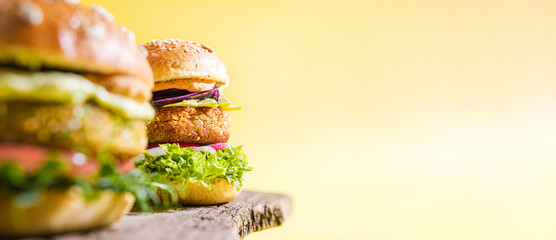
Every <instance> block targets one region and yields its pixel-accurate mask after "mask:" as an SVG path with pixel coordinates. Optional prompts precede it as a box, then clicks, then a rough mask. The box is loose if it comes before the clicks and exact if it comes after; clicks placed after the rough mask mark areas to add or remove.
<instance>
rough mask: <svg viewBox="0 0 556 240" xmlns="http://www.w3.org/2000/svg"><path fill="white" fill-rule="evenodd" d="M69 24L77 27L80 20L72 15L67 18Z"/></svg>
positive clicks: (79, 24) (74, 27)
mask: <svg viewBox="0 0 556 240" xmlns="http://www.w3.org/2000/svg"><path fill="white" fill-rule="evenodd" d="M69 25H70V27H71V28H73V29H77V28H79V26H81V21H80V20H79V18H78V17H76V16H73V17H71V18H70V20H69Z"/></svg>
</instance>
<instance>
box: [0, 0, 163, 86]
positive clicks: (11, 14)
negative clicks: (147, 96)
mask: <svg viewBox="0 0 556 240" xmlns="http://www.w3.org/2000/svg"><path fill="white" fill-rule="evenodd" d="M77 2H79V1H78V0H49V1H45V0H4V1H0V64H8V65H9V64H15V65H17V66H22V67H26V68H31V69H39V68H41V67H44V68H46V69H60V70H64V71H74V72H86V73H93V74H101V75H129V76H135V77H136V78H138V80H137V81H139V82H143V83H144V84H146V86H148V87H150V88H152V86H153V84H154V83H153V76H152V70H151V69H150V67H149V64H148V62H147V59H146V51H144V50H143V51H142V50H141V49H140V48H139V46H137V44H136V42H135V37H134V34H133V33H132V32H131V31H128V30H127V29H126V28H125V27H122V26H119V25H118V24H117V23H116V21H115V20H114V16H112V14H110V13H109V12H108V11H107V10H106V9H104V8H102V7H100V6H93V7H90V8H89V7H85V6H83V5H80V4H76V3H77Z"/></svg>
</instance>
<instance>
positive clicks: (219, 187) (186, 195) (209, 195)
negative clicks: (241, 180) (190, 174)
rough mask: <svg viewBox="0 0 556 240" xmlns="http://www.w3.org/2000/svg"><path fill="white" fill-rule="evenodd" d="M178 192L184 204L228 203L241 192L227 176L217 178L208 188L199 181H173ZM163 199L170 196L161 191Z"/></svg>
mask: <svg viewBox="0 0 556 240" xmlns="http://www.w3.org/2000/svg"><path fill="white" fill-rule="evenodd" d="M172 183H173V185H174V188H175V189H176V191H177V193H178V202H179V203H181V204H184V205H213V204H219V203H227V202H229V201H232V200H234V199H235V198H236V197H237V195H238V194H239V192H240V191H241V190H240V191H236V188H235V186H234V185H232V184H231V183H229V182H228V180H226V179H225V178H216V179H214V181H213V182H212V184H211V185H210V189H207V188H205V187H204V186H203V184H201V183H199V182H188V183H187V184H186V185H183V184H182V182H172ZM158 193H159V196H160V197H161V198H162V199H170V196H169V195H168V194H167V193H165V192H161V191H159V192H158Z"/></svg>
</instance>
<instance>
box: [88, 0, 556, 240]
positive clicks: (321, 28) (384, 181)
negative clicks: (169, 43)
mask: <svg viewBox="0 0 556 240" xmlns="http://www.w3.org/2000/svg"><path fill="white" fill-rule="evenodd" d="M86 2H87V3H88V4H91V3H96V4H99V5H102V6H104V7H106V8H107V9H108V10H109V11H110V12H112V13H113V14H114V15H115V16H116V19H117V20H118V21H119V22H120V23H122V24H124V25H126V26H127V27H128V28H129V29H131V30H134V31H135V33H136V35H137V40H138V42H140V43H144V42H147V41H149V40H151V39H153V38H159V39H163V38H181V39H185V40H194V41H199V42H202V43H206V44H208V45H210V46H212V47H214V48H215V49H216V50H217V53H218V55H219V56H220V57H221V58H222V59H223V60H224V62H225V63H226V65H227V67H228V72H229V75H230V77H231V86H230V87H229V88H228V89H226V90H225V94H226V95H227V96H228V97H230V98H231V99H232V100H233V102H234V103H237V104H241V105H243V107H244V110H242V111H238V112H233V113H232V115H233V117H234V122H233V125H234V127H233V138H232V140H231V143H233V144H236V145H239V144H243V145H245V150H246V151H247V153H248V154H249V157H250V158H249V159H250V162H251V163H252V166H253V167H254V169H255V170H254V172H252V173H250V174H249V175H248V180H247V183H246V189H248V190H259V191H267V192H280V193H286V194H289V195H291V196H292V197H293V200H294V203H295V209H294V212H293V214H292V215H291V218H290V219H288V221H287V222H286V223H285V225H284V226H283V227H280V228H275V229H271V230H266V231H263V232H260V233H254V234H252V235H250V236H249V237H248V239H427V240H431V239H555V238H556V227H555V223H556V174H555V170H556V148H555V146H556V145H555V143H556V137H555V136H556V94H555V93H556V47H555V46H556V3H555V2H554V1H525V0H523V1H511V0H500V1H498V0H493V1H484V0H461V1H460V0H458V1H440V0H424V1H416V0H414V1H410V0H395V1H394V0H371V1H356V0H341V1H322V0H306V1H290V0H275V1H274V0H273V1H266V0H242V1H216V0H190V1H180V0H173V1H170V0H156V1H155V0H149V1H138V0H125V1H115V0H90V1H86Z"/></svg>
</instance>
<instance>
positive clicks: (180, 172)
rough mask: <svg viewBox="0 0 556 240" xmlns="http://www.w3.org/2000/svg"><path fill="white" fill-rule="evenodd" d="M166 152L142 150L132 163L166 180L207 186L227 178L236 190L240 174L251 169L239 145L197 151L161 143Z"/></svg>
mask: <svg viewBox="0 0 556 240" xmlns="http://www.w3.org/2000/svg"><path fill="white" fill-rule="evenodd" d="M160 147H161V148H162V149H164V151H166V155H162V156H156V157H153V156H152V155H151V154H150V153H148V152H145V153H144V155H145V158H144V159H143V160H141V161H138V162H136V163H135V166H136V167H137V168H138V169H141V170H143V171H145V172H147V173H157V174H160V175H161V176H162V177H164V178H166V179H167V180H169V181H179V182H183V184H187V183H188V182H190V181H191V182H200V183H201V184H203V186H204V187H206V188H208V189H210V185H211V183H212V182H213V181H214V179H216V178H226V180H228V182H230V183H231V184H233V185H234V186H235V188H236V190H238V191H239V190H240V189H241V188H242V186H243V180H244V177H243V174H244V173H245V172H248V171H251V167H248V166H247V164H248V163H247V161H246V159H247V156H246V155H245V153H243V151H242V146H238V147H230V148H223V149H221V150H218V151H216V153H210V152H198V151H195V150H193V149H191V148H180V146H179V145H178V144H161V145H160Z"/></svg>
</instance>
